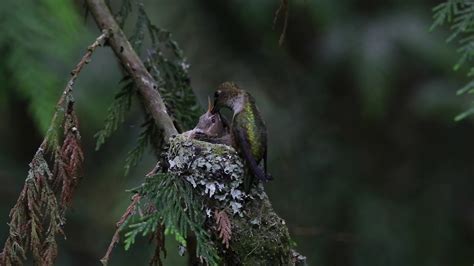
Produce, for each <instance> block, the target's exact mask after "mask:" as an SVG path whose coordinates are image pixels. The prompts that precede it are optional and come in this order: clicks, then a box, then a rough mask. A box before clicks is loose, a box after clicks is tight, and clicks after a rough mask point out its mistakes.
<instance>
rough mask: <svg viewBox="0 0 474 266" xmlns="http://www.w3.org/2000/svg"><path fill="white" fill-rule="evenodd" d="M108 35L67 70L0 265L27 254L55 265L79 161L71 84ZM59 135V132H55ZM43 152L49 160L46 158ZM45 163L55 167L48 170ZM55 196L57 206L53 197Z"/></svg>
mask: <svg viewBox="0 0 474 266" xmlns="http://www.w3.org/2000/svg"><path fill="white" fill-rule="evenodd" d="M107 37H108V32H104V33H103V34H102V35H101V36H99V37H98V38H97V39H96V40H95V42H94V43H93V44H92V45H91V46H89V48H88V50H87V52H86V53H85V55H84V56H83V57H82V59H81V60H80V61H79V63H78V64H77V65H76V67H75V68H74V69H73V71H72V72H71V78H70V80H69V81H68V83H67V85H66V88H65V89H64V92H63V94H62V95H61V97H60V99H59V101H58V104H57V106H56V113H55V114H54V115H53V119H52V121H51V124H50V128H49V130H48V131H47V134H46V136H45V138H44V139H43V142H42V143H41V145H40V147H39V148H38V150H37V152H36V153H35V155H34V156H33V159H32V160H31V163H30V165H29V166H30V170H29V171H28V177H27V178H26V180H25V184H24V186H23V189H22V191H21V193H20V196H19V197H18V200H17V202H16V204H15V206H14V207H13V208H12V210H11V211H10V223H9V226H10V231H9V235H8V237H7V240H6V241H5V245H4V247H3V251H2V253H1V255H0V265H23V262H24V261H25V260H26V259H27V255H28V253H29V252H31V254H32V257H33V261H34V263H35V264H36V265H41V266H49V265H53V264H54V261H55V259H56V257H57V254H58V248H57V243H56V236H57V235H58V234H64V233H63V231H62V226H63V224H64V221H65V216H64V215H65V210H66V207H67V206H66V205H67V204H68V203H69V202H70V200H71V195H72V191H73V190H74V188H75V186H76V185H77V176H76V175H77V171H78V169H79V168H80V166H81V164H82V161H83V160H84V155H83V153H82V149H81V147H80V142H79V139H80V135H79V131H78V121H77V117H76V116H75V114H74V108H73V107H74V99H73V96H72V86H73V85H74V81H75V80H76V79H77V77H78V75H79V72H80V71H81V69H82V68H83V66H84V65H86V64H87V63H88V62H89V61H90V58H91V56H92V53H93V51H94V50H95V49H96V48H97V47H99V46H101V45H102V44H103V42H104V41H105V39H106V38H107ZM61 131H63V134H59V133H58V132H61ZM48 153H49V155H50V156H51V158H50V160H51V161H50V162H48V161H47V160H46V159H45V155H46V154H48ZM50 163H51V164H52V165H54V168H53V171H51V170H50V167H49V165H50ZM60 194H61V199H62V200H61V201H62V203H63V204H62V206H61V205H60V204H59V203H58V199H57V195H60Z"/></svg>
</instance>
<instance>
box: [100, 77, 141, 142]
mask: <svg viewBox="0 0 474 266" xmlns="http://www.w3.org/2000/svg"><path fill="white" fill-rule="evenodd" d="M133 94H134V87H133V82H130V81H129V82H127V83H126V84H125V85H124V86H123V87H122V89H121V90H120V91H119V92H118V93H117V94H116V95H115V98H114V101H113V102H112V104H111V105H110V107H109V109H108V110H107V116H106V118H105V123H104V128H103V129H101V130H99V131H98V132H97V133H96V134H95V135H94V137H95V138H96V139H97V142H96V150H99V149H100V147H101V146H102V144H104V143H105V141H106V139H107V138H108V137H110V135H112V133H113V132H115V131H116V130H117V128H118V126H119V125H120V124H121V123H123V121H125V114H126V113H127V111H129V110H130V107H131V105H132V96H133Z"/></svg>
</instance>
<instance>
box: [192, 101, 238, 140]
mask: <svg viewBox="0 0 474 266" xmlns="http://www.w3.org/2000/svg"><path fill="white" fill-rule="evenodd" d="M213 108H214V107H213V104H212V102H211V99H210V98H208V107H207V112H205V113H204V114H203V115H201V117H199V121H198V123H197V125H196V126H195V127H194V129H192V130H190V131H188V132H185V133H184V134H186V135H187V136H188V137H190V138H193V139H197V140H202V141H206V142H210V143H217V144H225V145H228V146H231V147H234V148H235V144H234V142H233V139H232V136H231V134H230V131H229V123H228V122H227V120H225V118H224V117H222V116H221V114H220V113H218V112H216V113H213V112H212V109H213Z"/></svg>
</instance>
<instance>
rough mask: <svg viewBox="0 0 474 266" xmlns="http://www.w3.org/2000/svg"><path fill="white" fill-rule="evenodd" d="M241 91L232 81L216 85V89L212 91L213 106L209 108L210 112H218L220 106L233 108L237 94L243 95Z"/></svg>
mask: <svg viewBox="0 0 474 266" xmlns="http://www.w3.org/2000/svg"><path fill="white" fill-rule="evenodd" d="M243 93H244V91H243V90H242V89H240V88H239V87H238V86H237V84H235V83H233V82H224V83H222V84H221V85H219V87H217V90H216V92H215V93H214V106H213V108H212V109H211V112H212V113H216V112H219V110H220V109H221V108H222V107H228V108H230V109H234V105H235V104H236V101H237V99H239V98H240V97H239V96H241V95H243Z"/></svg>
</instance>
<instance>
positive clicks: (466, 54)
mask: <svg viewBox="0 0 474 266" xmlns="http://www.w3.org/2000/svg"><path fill="white" fill-rule="evenodd" d="M433 13H434V15H433V18H434V22H433V25H432V26H431V30H433V29H434V28H436V27H439V26H442V25H445V24H448V25H449V26H450V30H451V32H452V33H451V35H450V36H449V37H448V39H447V41H448V42H451V41H453V40H458V49H457V51H458V53H460V54H461V56H460V57H459V59H458V61H457V62H456V64H455V65H454V70H459V69H460V68H461V67H462V66H464V65H468V67H469V71H468V74H467V76H468V77H471V78H472V77H473V76H474V67H472V66H470V65H469V64H470V63H471V62H472V60H473V59H474V34H473V33H474V2H472V1H469V0H448V1H446V2H444V3H441V4H439V5H437V6H436V7H434V8H433ZM465 93H469V94H472V93H474V81H471V82H469V83H468V84H466V85H465V86H464V87H462V88H461V89H459V90H458V91H457V94H458V95H461V94H465ZM471 114H474V106H472V107H471V108H469V109H468V110H466V111H465V112H463V113H461V114H459V115H457V116H456V117H455V120H456V121H459V120H462V119H464V118H466V117H467V116H469V115H471Z"/></svg>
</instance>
